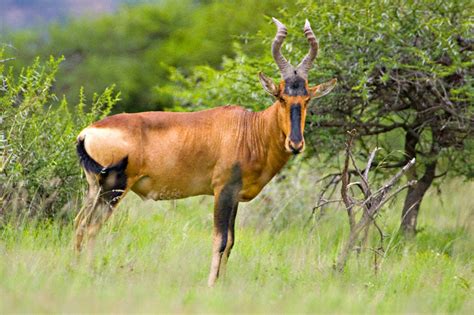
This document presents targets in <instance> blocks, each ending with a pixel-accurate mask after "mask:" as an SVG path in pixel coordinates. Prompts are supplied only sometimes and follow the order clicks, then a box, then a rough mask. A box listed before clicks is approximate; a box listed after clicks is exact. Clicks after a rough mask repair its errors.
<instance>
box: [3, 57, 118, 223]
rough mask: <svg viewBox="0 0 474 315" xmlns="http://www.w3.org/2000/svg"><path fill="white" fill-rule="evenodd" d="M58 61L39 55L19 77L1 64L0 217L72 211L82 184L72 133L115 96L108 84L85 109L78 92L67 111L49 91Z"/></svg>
mask: <svg viewBox="0 0 474 315" xmlns="http://www.w3.org/2000/svg"><path fill="white" fill-rule="evenodd" d="M1 59H2V58H1V52H0V60H1ZM61 61H62V58H59V59H54V58H52V57H51V58H50V60H49V61H48V62H46V63H41V62H40V61H39V59H37V60H36V61H35V62H34V63H33V64H32V65H31V66H29V67H26V68H23V69H22V70H21V72H20V74H19V75H18V76H15V75H14V74H13V73H14V70H13V69H12V68H11V67H9V68H8V67H7V66H6V63H5V62H3V63H2V62H0V84H1V85H0V112H1V114H0V153H1V156H0V163H1V164H0V182H1V186H0V205H1V207H0V219H5V218H6V217H7V216H8V217H9V216H15V217H16V216H20V217H23V216H28V217H30V216H35V217H41V218H45V217H49V218H52V217H64V216H66V215H67V214H68V213H70V212H71V211H73V210H75V207H76V205H77V200H78V198H80V197H81V191H82V188H83V187H82V186H83V183H84V181H82V180H79V178H80V177H81V170H80V168H79V165H78V162H77V158H76V154H75V146H74V142H75V137H76V136H77V134H78V133H79V131H80V130H81V128H83V127H85V126H86V125H88V124H90V123H91V122H92V121H94V120H96V119H98V118H102V117H104V116H105V115H107V114H108V113H109V112H110V110H111V108H112V106H114V104H115V103H116V102H117V101H118V99H119V98H118V97H119V95H118V94H117V93H115V92H114V91H113V88H107V89H106V90H105V91H104V92H103V93H102V94H101V95H97V94H96V95H94V97H93V100H92V106H91V109H90V110H89V111H88V112H86V111H85V110H84V107H85V103H86V101H85V99H84V93H83V91H82V90H81V97H80V102H79V104H78V105H77V106H74V107H73V108H72V109H71V108H70V107H69V106H68V103H67V101H66V99H65V98H64V97H63V98H62V99H58V98H57V96H56V95H55V94H53V93H52V92H51V90H52V87H53V85H54V81H55V80H54V77H55V74H56V72H57V70H58V67H59V64H60V62H61Z"/></svg>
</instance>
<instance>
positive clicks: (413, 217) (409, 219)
mask: <svg viewBox="0 0 474 315" xmlns="http://www.w3.org/2000/svg"><path fill="white" fill-rule="evenodd" d="M436 162H437V161H436V160H434V161H432V162H430V163H428V164H426V169H425V173H424V174H423V176H422V177H421V179H419V180H418V182H417V183H416V184H415V185H413V186H410V187H409V188H408V192H407V195H406V197H405V203H404V205H403V211H402V224H401V229H402V231H403V233H404V234H405V236H413V235H415V233H416V223H417V219H418V211H419V210H420V204H421V201H422V200H423V197H424V196H425V193H426V191H427V190H428V188H430V186H431V183H433V180H434V178H435V171H436Z"/></svg>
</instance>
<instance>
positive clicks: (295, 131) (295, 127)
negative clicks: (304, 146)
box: [290, 104, 303, 143]
mask: <svg viewBox="0 0 474 315" xmlns="http://www.w3.org/2000/svg"><path fill="white" fill-rule="evenodd" d="M290 121H291V132H290V140H291V141H292V142H293V143H300V142H301V141H303V134H302V133H301V105H300V104H292V105H291V107H290Z"/></svg>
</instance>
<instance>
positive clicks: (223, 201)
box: [214, 164, 242, 253]
mask: <svg viewBox="0 0 474 315" xmlns="http://www.w3.org/2000/svg"><path fill="white" fill-rule="evenodd" d="M241 188H242V170H241V168H240V165H239V164H235V165H234V166H233V167H232V172H231V175H230V178H229V181H228V182H227V184H225V185H224V187H223V188H222V190H221V193H220V194H219V199H218V200H217V209H216V211H215V212H214V222H215V223H214V224H216V227H217V230H218V231H219V234H220V235H221V237H222V240H221V245H220V247H219V252H220V253H223V252H224V250H225V247H226V245H227V230H228V228H229V224H230V220H231V215H232V210H233V209H234V207H235V206H236V205H237V203H238V199H237V198H238V194H239V192H240V189H241Z"/></svg>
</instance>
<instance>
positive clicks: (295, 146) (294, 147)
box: [290, 141, 303, 150]
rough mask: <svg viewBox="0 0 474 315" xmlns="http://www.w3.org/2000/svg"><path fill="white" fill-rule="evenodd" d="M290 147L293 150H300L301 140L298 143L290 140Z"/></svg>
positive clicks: (301, 146)
mask: <svg viewBox="0 0 474 315" xmlns="http://www.w3.org/2000/svg"><path fill="white" fill-rule="evenodd" d="M290 147H291V148H292V149H294V150H301V148H303V141H301V142H298V143H294V142H290Z"/></svg>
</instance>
